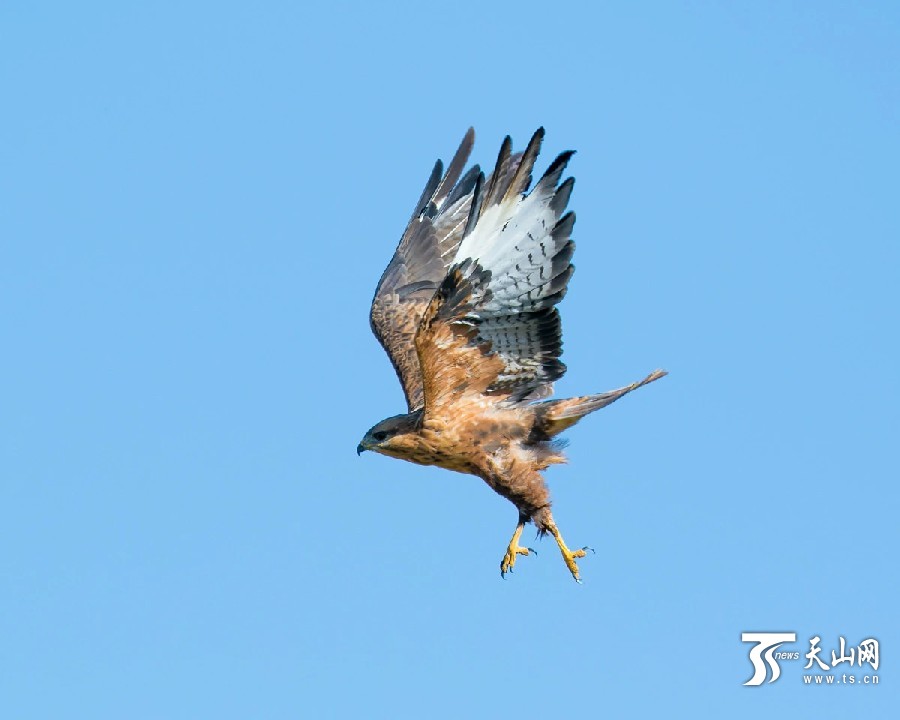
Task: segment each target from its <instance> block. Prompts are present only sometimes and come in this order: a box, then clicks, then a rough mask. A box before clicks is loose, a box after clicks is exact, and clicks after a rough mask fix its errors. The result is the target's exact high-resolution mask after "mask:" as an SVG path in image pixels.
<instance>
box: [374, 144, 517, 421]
mask: <svg viewBox="0 0 900 720" xmlns="http://www.w3.org/2000/svg"><path fill="white" fill-rule="evenodd" d="M474 141H475V131H474V130H473V129H472V128H469V130H468V132H467V133H466V134H465V137H463V140H462V142H461V143H460V145H459V149H458V150H457V151H456V154H455V155H454V156H453V160H451V162H450V165H449V166H448V168H447V172H446V173H443V163H441V161H440V160H438V161H437V162H436V163H435V165H434V169H433V170H432V172H431V176H430V177H429V178H428V182H427V183H426V184H425V189H424V190H423V191H422V196H421V197H420V198H419V202H418V203H417V204H416V207H415V209H414V210H413V214H412V217H411V218H410V220H409V224H408V225H407V226H406V230H405V232H404V233H403V237H402V238H401V239H400V244H399V245H398V246H397V250H396V251H395V252H394V257H393V258H391V262H390V263H389V264H388V266H387V268H386V269H385V271H384V274H383V275H382V276H381V280H380V281H379V283H378V288H377V289H376V291H375V297H374V299H373V300H372V310H371V313H370V315H369V320H370V323H371V326H372V331H373V332H374V333H375V336H376V337H377V338H378V341H379V342H380V343H381V345H382V347H384V349H385V350H386V351H387V354H388V356H389V357H390V359H391V363H392V364H393V366H394V370H395V371H396V372H397V377H398V378H399V379H400V383H401V385H402V386H403V392H404V393H405V395H406V402H407V405H408V406H409V410H410V412H411V411H413V410H416V409H418V408H420V407H422V405H423V403H424V399H423V391H422V373H421V370H420V366H419V359H418V357H417V355H416V349H415V342H414V340H415V335H416V330H417V329H418V327H419V324H420V322H421V320H422V316H423V315H424V314H425V309H426V308H427V307H428V303H429V301H430V300H431V298H432V296H433V295H434V293H435V291H436V290H437V288H438V286H439V285H440V284H441V281H442V280H443V279H444V277H445V276H446V274H447V269H448V267H449V266H450V264H451V263H452V262H453V258H454V257H455V256H456V253H457V249H458V247H459V243H460V241H461V240H462V238H463V232H464V230H465V227H466V221H467V219H468V217H469V215H470V212H469V210H470V208H471V204H472V197H473V190H474V189H475V184H476V181H477V179H478V178H479V177H480V169H479V167H478V166H477V165H476V166H474V167H472V168H471V169H470V170H469V171H468V172H466V173H465V175H463V168H464V167H465V164H466V161H467V160H468V158H469V154H470V153H471V151H472V145H473V143H474ZM518 160H519V156H518V155H510V154H509V152H507V155H506V157H505V159H504V162H503V163H502V164H498V167H497V172H495V176H499V177H500V178H501V181H500V183H501V184H502V183H503V182H504V180H503V178H510V177H511V175H512V173H513V172H515V170H516V168H517V167H518ZM442 173H443V174H442Z"/></svg>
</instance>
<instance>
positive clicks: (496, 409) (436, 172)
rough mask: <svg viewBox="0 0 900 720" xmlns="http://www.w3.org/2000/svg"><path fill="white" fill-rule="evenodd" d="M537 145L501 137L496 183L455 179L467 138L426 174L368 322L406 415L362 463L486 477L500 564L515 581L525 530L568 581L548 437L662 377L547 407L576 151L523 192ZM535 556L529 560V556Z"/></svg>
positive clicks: (379, 432) (386, 429)
mask: <svg viewBox="0 0 900 720" xmlns="http://www.w3.org/2000/svg"><path fill="white" fill-rule="evenodd" d="M543 137H544V129H543V128H540V129H538V131H537V132H536V133H535V134H534V135H533V136H532V138H531V141H530V142H529V143H528V146H527V147H526V149H525V151H524V152H522V153H513V152H512V141H511V140H510V138H509V137H508V136H507V137H506V139H505V140H504V141H503V143H502V146H501V147H500V154H499V155H498V157H497V163H496V165H495V166H494V170H493V172H491V173H490V175H488V177H487V178H486V179H485V176H484V174H483V173H482V172H481V171H480V169H479V168H478V166H477V165H476V166H474V167H472V168H471V169H469V170H468V171H467V172H465V173H463V170H464V168H465V165H466V162H467V161H468V158H469V154H470V152H471V150H472V146H473V144H474V140H475V133H474V130H473V129H472V128H469V131H468V132H467V133H466V135H465V137H463V140H462V143H461V144H460V146H459V149H458V150H457V151H456V155H455V156H454V157H453V160H452V161H451V162H450V165H449V166H448V167H447V171H446V172H444V169H443V164H442V163H441V161H440V160H438V161H437V163H436V164H435V166H434V169H433V170H432V172H431V176H430V177H429V178H428V182H427V183H426V184H425V189H424V190H423V191H422V196H421V197H420V198H419V201H418V202H417V203H416V206H415V208H414V209H413V214H412V217H411V218H410V221H409V224H408V225H407V227H406V231H405V232H404V233H403V236H402V238H401V239H400V244H399V246H398V247H397V250H396V252H395V253H394V257H393V258H392V259H391V262H390V263H389V264H388V266H387V269H386V270H385V271H384V274H383V275H382V276H381V281H380V282H379V283H378V288H377V290H376V291H375V298H374V300H373V302H372V310H371V315H370V321H371V325H372V330H373V332H374V333H375V336H376V337H377V338H378V340H379V341H380V342H381V345H382V346H383V347H384V349H385V350H386V351H387V354H388V356H389V357H390V359H391V362H392V364H393V366H394V369H395V370H396V372H397V376H398V377H399V379H400V383H401V385H402V386H403V390H404V393H405V394H406V402H407V406H408V408H407V409H408V412H406V413H404V414H401V415H395V416H393V417H389V418H387V419H386V420H382V421H381V422H380V423H378V424H377V425H375V426H374V427H372V428H371V429H370V430H369V431H368V432H367V433H366V434H365V437H364V438H363V439H362V442H361V443H360V444H359V446H358V447H357V453H362V452H363V451H364V450H372V451H375V452H378V453H381V454H383V455H388V456H390V457H395V458H400V459H402V460H409V461H410V462H414V463H418V464H420V465H437V466H439V467H442V468H446V469H448V470H455V471H457V472H461V473H468V474H471V475H476V476H478V477H480V478H482V479H483V480H484V481H485V482H486V483H487V484H488V485H489V486H490V487H491V488H492V489H493V490H494V491H496V492H497V493H499V494H500V495H502V496H503V497H505V498H507V499H508V500H509V501H510V502H512V503H513V505H515V506H516V508H517V509H518V512H519V518H518V524H517V525H516V529H515V532H514V533H513V536H512V539H511V540H510V542H509V546H508V547H507V549H506V553H505V554H504V556H503V559H502V561H501V563H500V573H501V575H502V576H505V575H506V573H508V572H512V570H513V567H514V566H515V564H516V559H517V557H518V556H519V555H528V554H529V553H534V550H533V549H531V548H527V547H521V546H520V545H519V538H520V536H521V534H522V530H523V528H524V527H525V524H526V523H528V522H531V523H533V524H534V525H535V526H536V528H537V531H538V534H539V535H540V536H543V535H544V534H545V533H550V534H551V535H552V536H553V537H554V539H555V540H556V543H557V545H558V546H559V550H560V553H562V557H563V560H564V561H565V563H566V567H568V569H569V572H571V573H572V577H573V578H574V579H575V580H576V581H578V582H581V580H580V578H579V572H578V565H577V564H576V562H575V561H576V559H578V558H581V557H584V556H585V550H588V549H589V548H587V547H584V548H581V549H576V550H574V551H573V550H570V549H569V547H568V546H567V545H566V543H565V542H564V541H563V537H562V535H561V534H560V531H559V528H558V527H557V525H556V522H555V521H554V519H553V514H552V513H551V512H550V493H549V491H548V489H547V485H546V483H545V482H544V478H543V477H542V475H541V471H543V470H545V469H546V468H547V467H548V466H549V465H552V464H554V463H562V462H565V457H564V455H563V454H562V443H561V441H559V440H554V438H555V437H556V436H557V435H559V434H560V433H561V432H563V431H564V430H566V429H567V428H570V427H572V425H574V424H575V423H577V422H578V421H579V420H580V419H581V418H582V417H584V416H585V415H587V414H588V413H591V412H594V410H599V409H600V408H602V407H605V406H607V405H609V404H610V403H612V402H614V401H615V400H618V399H619V398H620V397H622V396H623V395H625V394H626V393H629V392H631V391H632V390H634V389H636V388H639V387H641V386H642V385H646V384H647V383H650V382H653V381H654V380H657V379H658V378H660V377H662V376H663V375H665V374H666V373H665V371H662V370H656V371H655V372H652V373H651V374H650V375H648V376H647V377H645V378H644V379H643V380H641V381H640V382H636V383H632V384H631V385H628V386H627V387H623V388H619V389H618V390H612V391H610V392H605V393H600V394H598V395H583V396H580V397H574V398H570V399H559V400H548V399H546V398H547V397H548V396H549V395H550V394H551V393H552V390H553V382H554V381H555V380H557V379H559V378H560V377H561V376H562V374H563V373H564V372H565V370H566V366H565V365H563V363H562V362H560V360H559V356H560V355H561V353H562V328H561V325H560V318H559V312H558V311H557V309H556V304H557V303H558V302H559V301H560V300H561V299H562V297H563V295H564V294H565V292H566V286H567V284H568V282H569V278H570V277H571V276H572V272H573V270H574V267H573V265H572V263H571V260H572V252H573V250H574V249H575V244H574V242H573V241H572V239H571V237H570V236H571V233H572V226H573V225H574V223H575V215H574V213H572V212H566V206H567V205H568V202H569V196H570V195H571V193H572V187H573V185H574V178H571V177H570V178H568V179H566V180H564V181H562V182H560V179H561V178H562V175H563V172H564V171H565V169H566V165H567V163H568V161H569V159H570V158H571V157H572V155H573V152H571V151H569V152H564V153H562V154H561V155H559V157H557V158H556V160H554V161H553V162H552V163H551V164H550V167H549V168H548V169H547V171H546V172H545V173H544V175H543V176H542V177H541V178H540V180H538V181H537V183H536V184H535V186H534V187H533V188H531V189H530V190H529V187H530V186H531V180H532V177H531V174H532V170H533V168H534V163H535V160H536V159H537V156H538V152H539V150H540V147H541V142H542V140H543ZM534 554H536V553H534Z"/></svg>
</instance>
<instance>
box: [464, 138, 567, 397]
mask: <svg viewBox="0 0 900 720" xmlns="http://www.w3.org/2000/svg"><path fill="white" fill-rule="evenodd" d="M570 156H571V153H564V154H563V155H561V156H560V157H559V158H557V159H556V161H555V162H554V163H553V164H552V165H551V166H550V169H549V170H548V171H547V173H546V174H545V175H544V177H542V178H541V179H540V181H539V182H538V184H537V185H536V186H535V188H534V189H533V190H532V191H531V192H530V193H529V194H527V195H523V194H520V193H508V194H507V195H506V196H505V197H502V198H499V201H498V202H496V203H495V204H493V205H491V206H490V207H486V208H480V215H479V217H478V219H477V222H476V223H475V225H474V227H473V228H472V229H471V232H470V233H469V234H468V235H467V236H466V237H465V238H464V239H463V241H462V242H461V243H460V245H459V249H458V251H457V254H456V257H455V259H454V267H460V268H465V269H466V271H467V274H468V275H470V276H472V275H473V274H475V273H477V271H479V270H485V271H488V272H489V275H487V277H488V280H487V281H486V282H482V283H479V284H478V285H477V286H476V289H475V292H476V293H477V297H475V296H473V298H472V299H471V301H470V308H471V310H470V312H469V313H468V314H467V315H466V317H465V318H460V320H461V321H463V322H466V323H467V324H475V325H477V326H478V337H479V339H480V340H481V341H488V342H490V343H491V350H492V351H493V352H495V353H497V354H499V355H500V356H501V357H502V358H503V360H504V364H505V367H504V370H503V372H502V373H501V374H500V376H499V377H498V378H497V380H496V382H495V383H494V385H493V386H492V389H493V390H495V391H497V392H504V393H508V394H509V395H510V400H512V401H521V400H533V399H537V398H539V397H545V396H546V395H549V394H550V393H551V392H552V382H553V381H554V380H556V379H557V378H559V377H560V376H561V375H562V374H563V372H565V365H563V364H562V363H561V362H560V361H559V359H558V358H559V356H560V355H561V354H562V328H561V325H560V321H559V314H558V313H557V311H556V309H555V308H554V307H553V306H554V305H555V304H556V303H557V302H559V300H561V299H562V296H563V295H564V294H565V290H566V284H567V283H568V280H569V277H570V276H571V274H572V271H573V269H574V268H573V266H572V265H571V263H570V260H571V257H572V252H573V250H574V243H573V242H572V240H571V239H570V234H571V231H572V226H573V225H574V222H575V216H574V214H573V213H568V214H567V215H563V212H564V211H565V208H566V205H567V203H568V200H569V195H570V194H571V191H572V185H573V182H574V181H573V179H571V178H570V179H568V180H566V181H565V182H564V183H562V185H557V183H558V182H559V179H560V176H561V175H562V172H563V170H564V169H565V165H566V163H567V162H568V159H569V157H570ZM533 158H534V156H532V158H531V159H532V162H533ZM528 171H529V172H530V168H528ZM480 190H481V188H480V187H479V186H476V195H477V193H478V192H479V191H480ZM479 205H480V203H479V202H478V201H477V199H476V200H474V201H473V203H472V211H473V212H478V211H479ZM467 261H468V262H467Z"/></svg>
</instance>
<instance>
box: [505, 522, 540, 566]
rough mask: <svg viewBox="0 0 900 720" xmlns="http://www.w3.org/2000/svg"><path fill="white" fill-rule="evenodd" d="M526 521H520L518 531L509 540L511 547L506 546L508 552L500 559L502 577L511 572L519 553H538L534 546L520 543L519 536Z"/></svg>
mask: <svg viewBox="0 0 900 720" xmlns="http://www.w3.org/2000/svg"><path fill="white" fill-rule="evenodd" d="M524 527H525V524H524V523H519V525H518V526H517V527H516V531H515V532H514V533H513V536H512V540H510V541H509V547H507V548H506V554H505V555H504V556H503V560H501V561H500V577H506V573H511V572H512V571H513V568H514V567H515V566H516V557H517V556H519V555H537V550H535V549H534V548H528V547H521V546H520V545H519V536H521V534H522V528H524Z"/></svg>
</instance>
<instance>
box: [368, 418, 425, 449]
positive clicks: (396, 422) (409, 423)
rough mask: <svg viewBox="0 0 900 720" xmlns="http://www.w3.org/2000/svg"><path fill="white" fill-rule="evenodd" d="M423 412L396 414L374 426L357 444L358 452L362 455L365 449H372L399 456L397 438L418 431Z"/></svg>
mask: <svg viewBox="0 0 900 720" xmlns="http://www.w3.org/2000/svg"><path fill="white" fill-rule="evenodd" d="M420 415H421V413H418V412H417V413H412V414H411V415H394V417H389V418H387V419H386V420H382V421H381V422H380V423H378V424H377V425H375V426H374V427H372V428H369V431H368V432H367V433H366V434H365V436H364V437H363V439H362V441H361V442H360V443H359V445H357V446H356V454H357V455H362V453H363V451H364V450H372V451H374V452H377V453H381V454H382V455H392V456H394V457H397V456H399V454H400V448H399V447H398V444H397V443H395V442H394V441H395V439H396V438H398V437H401V436H403V435H407V434H409V433H414V432H416V429H417V428H418V424H419V417H420Z"/></svg>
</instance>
